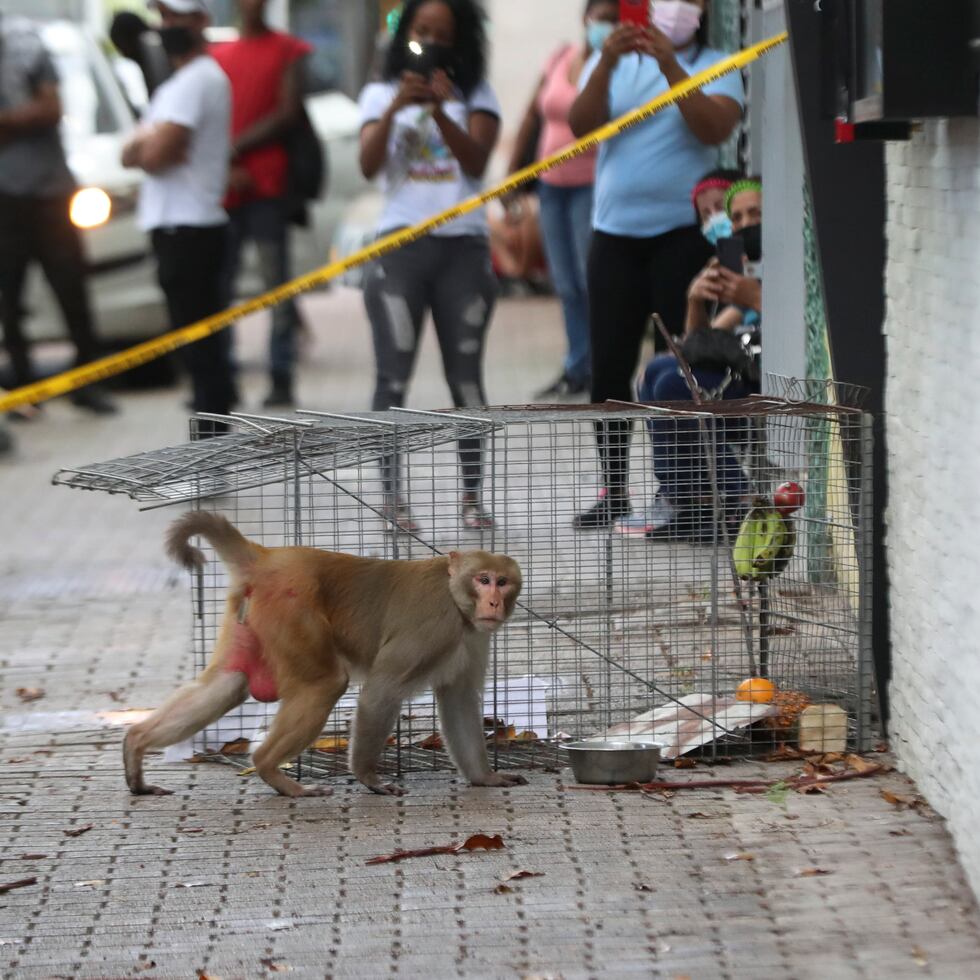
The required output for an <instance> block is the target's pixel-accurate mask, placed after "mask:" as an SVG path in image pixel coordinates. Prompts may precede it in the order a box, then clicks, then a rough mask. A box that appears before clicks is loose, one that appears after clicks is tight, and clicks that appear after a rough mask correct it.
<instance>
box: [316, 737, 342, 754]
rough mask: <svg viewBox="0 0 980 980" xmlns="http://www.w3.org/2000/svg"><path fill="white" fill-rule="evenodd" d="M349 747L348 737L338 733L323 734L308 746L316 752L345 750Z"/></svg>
mask: <svg viewBox="0 0 980 980" xmlns="http://www.w3.org/2000/svg"><path fill="white" fill-rule="evenodd" d="M349 747H350V739H349V738H343V737H342V736H340V735H324V736H323V737H322V738H318V739H317V740H316V741H315V742H314V743H313V744H312V745H311V746H310V748H311V749H316V750H317V751H318V752H346V751H347V749H348V748H349Z"/></svg>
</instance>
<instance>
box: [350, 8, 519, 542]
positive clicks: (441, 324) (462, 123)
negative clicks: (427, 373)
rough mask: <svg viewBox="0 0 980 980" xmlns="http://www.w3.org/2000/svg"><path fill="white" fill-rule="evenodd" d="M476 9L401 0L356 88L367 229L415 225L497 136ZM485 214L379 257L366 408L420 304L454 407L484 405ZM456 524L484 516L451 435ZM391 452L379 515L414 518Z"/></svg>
mask: <svg viewBox="0 0 980 980" xmlns="http://www.w3.org/2000/svg"><path fill="white" fill-rule="evenodd" d="M486 67H487V56H486V35H485V31H484V13H483V10H482V8H481V6H480V5H479V3H477V2H475V0H408V2H407V3H406V4H405V5H404V8H403V10H402V13H401V17H400V18H399V20H398V26H397V28H396V30H395V33H394V36H393V37H392V39H391V44H390V46H389V49H388V53H387V57H386V59H385V63H384V68H383V71H382V79H381V81H378V82H373V83H371V84H369V85H367V86H366V87H365V88H364V90H363V91H362V92H361V96H360V109H361V124H362V128H361V153H360V164H361V170H362V171H363V173H364V176H365V177H367V178H369V179H371V178H375V177H379V178H380V185H381V190H382V192H383V194H384V209H383V212H382V216H381V222H380V226H379V228H378V231H379V233H380V234H387V233H389V232H392V231H395V230H397V229H399V228H404V227H407V226H409V225H413V224H416V223H417V222H419V221H422V220H424V219H426V218H429V217H431V216H432V215H434V214H437V213H438V212H440V211H443V210H444V209H446V208H449V207H452V206H453V205H455V204H458V203H459V202H460V201H463V200H465V199H466V198H468V197H471V196H472V195H474V194H476V193H478V192H479V190H480V187H481V180H482V177H483V173H484V171H485V169H486V166H487V161H488V159H489V157H490V153H491V151H492V150H493V147H494V145H495V143H496V142H497V135H498V131H499V128H500V108H499V104H498V102H497V97H496V96H495V95H494V93H493V91H492V89H491V88H490V86H489V85H488V84H487V82H486V79H485V75H486ZM496 289H497V286H496V279H495V277H494V275H493V271H492V268H491V265H490V249H489V244H488V231H487V220H486V215H485V213H484V212H483V210H482V209H481V210H479V211H475V212H472V213H471V214H468V215H464V216H463V217H461V218H458V219H456V220H455V221H453V222H451V223H450V224H447V225H444V226H442V227H441V228H436V229H434V230H433V231H432V232H430V233H429V234H428V235H425V236H424V237H423V238H420V239H418V240H417V241H414V242H412V243H410V244H409V245H406V246H404V247H402V248H400V249H398V250H397V251H395V252H392V253H391V254H390V255H387V256H385V257H384V258H382V259H380V260H379V261H378V262H377V263H375V265H374V266H373V267H372V268H371V270H370V271H369V273H368V276H367V279H366V282H365V286H364V303H365V307H366V308H367V313H368V317H369V318H370V321H371V332H372V336H373V339H374V351H375V360H376V364H377V383H376V387H375V392H374V403H373V408H374V409H375V410H384V409H388V408H391V407H392V406H399V405H402V404H403V403H404V400H405V392H406V390H407V388H408V384H409V381H410V379H411V376H412V371H413V369H414V366H415V359H416V354H417V352H418V346H419V340H420V338H421V334H422V327H423V323H424V320H425V315H426V313H427V312H428V311H430V310H431V312H432V319H433V321H434V323H435V328H436V335H437V337H438V340H439V347H440V350H441V352H442V361H443V368H444V370H445V374H446V381H447V383H448V385H449V390H450V393H451V395H452V399H453V404H454V405H455V406H456V407H457V408H467V407H475V406H479V405H485V404H486V396H485V394H484V389H483V351H484V346H485V340H486V333H487V327H488V326H489V323H490V317H491V314H492V313H493V308H494V303H495V300H496ZM459 459H460V466H461V468H462V485H463V494H462V499H461V502H460V505H461V513H462V521H463V524H464V526H466V527H468V528H471V529H474V530H480V529H483V528H488V527H491V526H492V523H493V521H492V518H491V517H490V515H489V514H488V513H486V511H485V510H484V509H483V505H482V503H481V500H480V487H481V482H482V472H483V446H482V442H481V440H480V439H476V438H471V439H462V440H460V443H459ZM398 465H399V463H398V460H397V459H396V458H389V459H387V460H385V461H383V464H382V478H383V481H384V490H385V515H386V517H387V518H388V519H389V520H390V521H391V522H392V524H393V525H394V526H395V527H397V528H400V529H402V530H406V531H410V530H415V528H416V525H415V523H414V521H413V520H412V518H411V515H410V514H409V511H408V507H407V505H406V504H405V502H404V501H403V500H402V499H401V498H400V497H399V496H398V494H397V475H398Z"/></svg>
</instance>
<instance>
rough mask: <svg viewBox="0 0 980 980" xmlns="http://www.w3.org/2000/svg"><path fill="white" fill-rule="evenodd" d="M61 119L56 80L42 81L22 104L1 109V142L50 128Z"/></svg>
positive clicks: (59, 98) (59, 97)
mask: <svg viewBox="0 0 980 980" xmlns="http://www.w3.org/2000/svg"><path fill="white" fill-rule="evenodd" d="M60 120H61V96H60V95H59V94H58V85H57V83H56V82H50V81H47V82H41V83H40V84H39V85H38V86H37V87H36V88H35V90H34V93H33V95H32V96H31V98H30V99H28V100H27V102H24V103H23V104H22V105H19V106H14V107H13V108H11V109H0V142H7V141H9V140H12V139H15V138H16V137H17V136H21V135H24V134H26V133H32V132H36V131H38V130H42V129H50V128H51V127H52V126H57V125H58V123H59V122H60Z"/></svg>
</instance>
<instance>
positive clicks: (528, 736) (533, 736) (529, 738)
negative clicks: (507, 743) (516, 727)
mask: <svg viewBox="0 0 980 980" xmlns="http://www.w3.org/2000/svg"><path fill="white" fill-rule="evenodd" d="M537 740H538V733H537V732H531V731H523V732H521V733H520V734H519V735H518V736H517V738H515V739H514V741H515V742H536V741H537Z"/></svg>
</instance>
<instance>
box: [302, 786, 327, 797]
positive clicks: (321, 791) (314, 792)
mask: <svg viewBox="0 0 980 980" xmlns="http://www.w3.org/2000/svg"><path fill="white" fill-rule="evenodd" d="M296 795H297V796H333V789H332V787H330V786H301V787H300V792H298V793H297V794H296Z"/></svg>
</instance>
